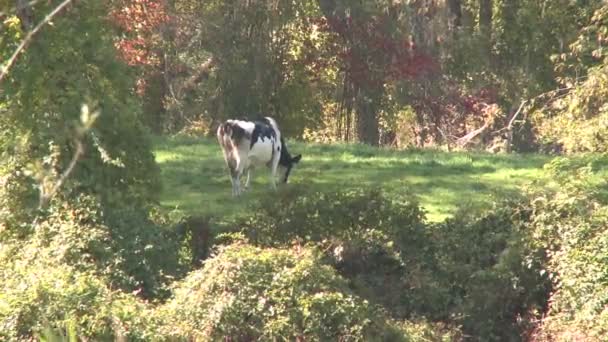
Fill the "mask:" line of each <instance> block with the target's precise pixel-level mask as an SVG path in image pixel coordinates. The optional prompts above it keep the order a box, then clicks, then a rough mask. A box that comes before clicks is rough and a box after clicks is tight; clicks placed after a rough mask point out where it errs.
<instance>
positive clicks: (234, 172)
mask: <svg viewBox="0 0 608 342" xmlns="http://www.w3.org/2000/svg"><path fill="white" fill-rule="evenodd" d="M242 174H243V164H242V163H241V160H240V159H238V160H236V161H235V162H234V163H233V164H232V165H230V180H231V181H232V196H235V197H236V196H239V195H240V194H241V175H242Z"/></svg>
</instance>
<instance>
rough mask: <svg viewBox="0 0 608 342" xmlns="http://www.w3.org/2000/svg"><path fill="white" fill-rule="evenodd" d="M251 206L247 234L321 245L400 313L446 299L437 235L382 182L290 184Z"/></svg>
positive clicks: (271, 241)
mask: <svg viewBox="0 0 608 342" xmlns="http://www.w3.org/2000/svg"><path fill="white" fill-rule="evenodd" d="M253 212H254V213H255V214H253V215H252V216H251V217H249V218H248V219H247V220H246V221H245V222H242V223H240V226H241V227H242V230H241V233H242V234H243V235H245V236H248V237H249V240H250V241H252V242H254V243H256V244H258V245H262V246H289V245H291V244H292V243H298V244H314V245H316V246H318V247H319V248H320V249H321V250H324V251H325V257H326V258H327V259H328V261H329V262H330V263H331V264H332V265H333V266H334V267H335V268H336V269H337V270H338V271H339V273H340V274H341V275H343V276H345V277H346V278H347V279H349V280H350V285H351V287H352V288H353V289H355V290H356V291H357V293H358V294H359V295H361V296H363V297H364V298H367V299H368V300H370V301H372V302H374V303H376V304H381V305H383V306H384V307H385V308H386V309H387V310H389V311H390V312H391V313H393V315H395V317H399V318H406V317H410V316H411V315H426V314H428V313H430V312H433V311H436V310H439V309H440V308H441V307H442V305H443V304H442V303H443V302H444V301H445V300H444V299H443V298H442V296H444V295H445V293H444V292H443V291H442V290H441V289H439V288H437V286H436V285H438V283H437V282H436V281H434V279H433V276H432V272H433V271H434V266H433V265H434V260H433V242H432V241H431V240H430V236H429V235H428V234H427V231H426V230H425V224H424V221H423V220H424V213H423V212H422V210H421V209H420V208H419V206H418V204H417V203H416V202H415V201H410V200H403V199H401V198H391V197H389V196H387V195H386V194H385V193H383V192H382V191H381V190H377V189H359V190H352V189H349V190H343V191H337V192H306V191H302V190H301V189H299V188H297V187H293V188H291V189H290V190H286V191H283V192H280V193H279V194H278V198H276V200H274V201H264V202H261V203H260V204H259V207H257V208H256V209H255V210H253ZM237 225H238V224H237Z"/></svg>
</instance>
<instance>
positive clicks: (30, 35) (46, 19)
mask: <svg viewBox="0 0 608 342" xmlns="http://www.w3.org/2000/svg"><path fill="white" fill-rule="evenodd" d="M71 2H72V0H64V1H63V2H62V3H61V4H59V6H57V7H56V8H55V9H54V10H53V11H51V13H49V14H47V15H46V17H44V19H42V21H41V22H40V23H38V25H36V27H34V29H32V30H31V31H30V32H29V33H28V34H27V36H25V38H24V39H23V41H22V42H21V44H19V46H18V47H17V49H16V50H15V52H14V53H13V55H12V56H11V58H9V60H8V61H7V63H6V65H4V67H2V72H1V73H0V83H2V81H3V80H4V78H5V77H6V76H7V75H8V72H9V70H10V68H11V67H12V66H13V64H15V61H16V60H17V57H19V55H20V54H21V53H22V52H23V50H24V49H25V48H26V47H27V46H28V45H29V44H30V43H31V41H32V38H33V37H34V35H35V34H36V33H38V31H40V29H41V28H42V26H44V25H45V24H47V23H48V22H49V21H51V19H53V17H54V16H56V15H57V14H58V13H59V12H60V11H61V10H62V9H64V8H65V7H66V6H67V5H68V4H70V3H71Z"/></svg>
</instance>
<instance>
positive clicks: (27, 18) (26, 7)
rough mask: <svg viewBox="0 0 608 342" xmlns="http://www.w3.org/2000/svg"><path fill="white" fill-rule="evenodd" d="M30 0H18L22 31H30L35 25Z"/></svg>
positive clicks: (18, 15) (17, 5) (16, 3)
mask: <svg viewBox="0 0 608 342" xmlns="http://www.w3.org/2000/svg"><path fill="white" fill-rule="evenodd" d="M29 3H30V1H29V0H16V1H15V7H16V8H17V17H18V18H19V21H20V22H21V29H22V30H23V31H29V30H30V29H31V28H32V27H33V25H34V13H33V11H32V8H31V7H30V4H29Z"/></svg>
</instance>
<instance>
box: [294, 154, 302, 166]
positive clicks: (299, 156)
mask: <svg viewBox="0 0 608 342" xmlns="http://www.w3.org/2000/svg"><path fill="white" fill-rule="evenodd" d="M300 159H302V155H301V154H298V155H297V156H295V157H293V158H291V162H292V163H294V164H296V163H297V162H299V161H300Z"/></svg>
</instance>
